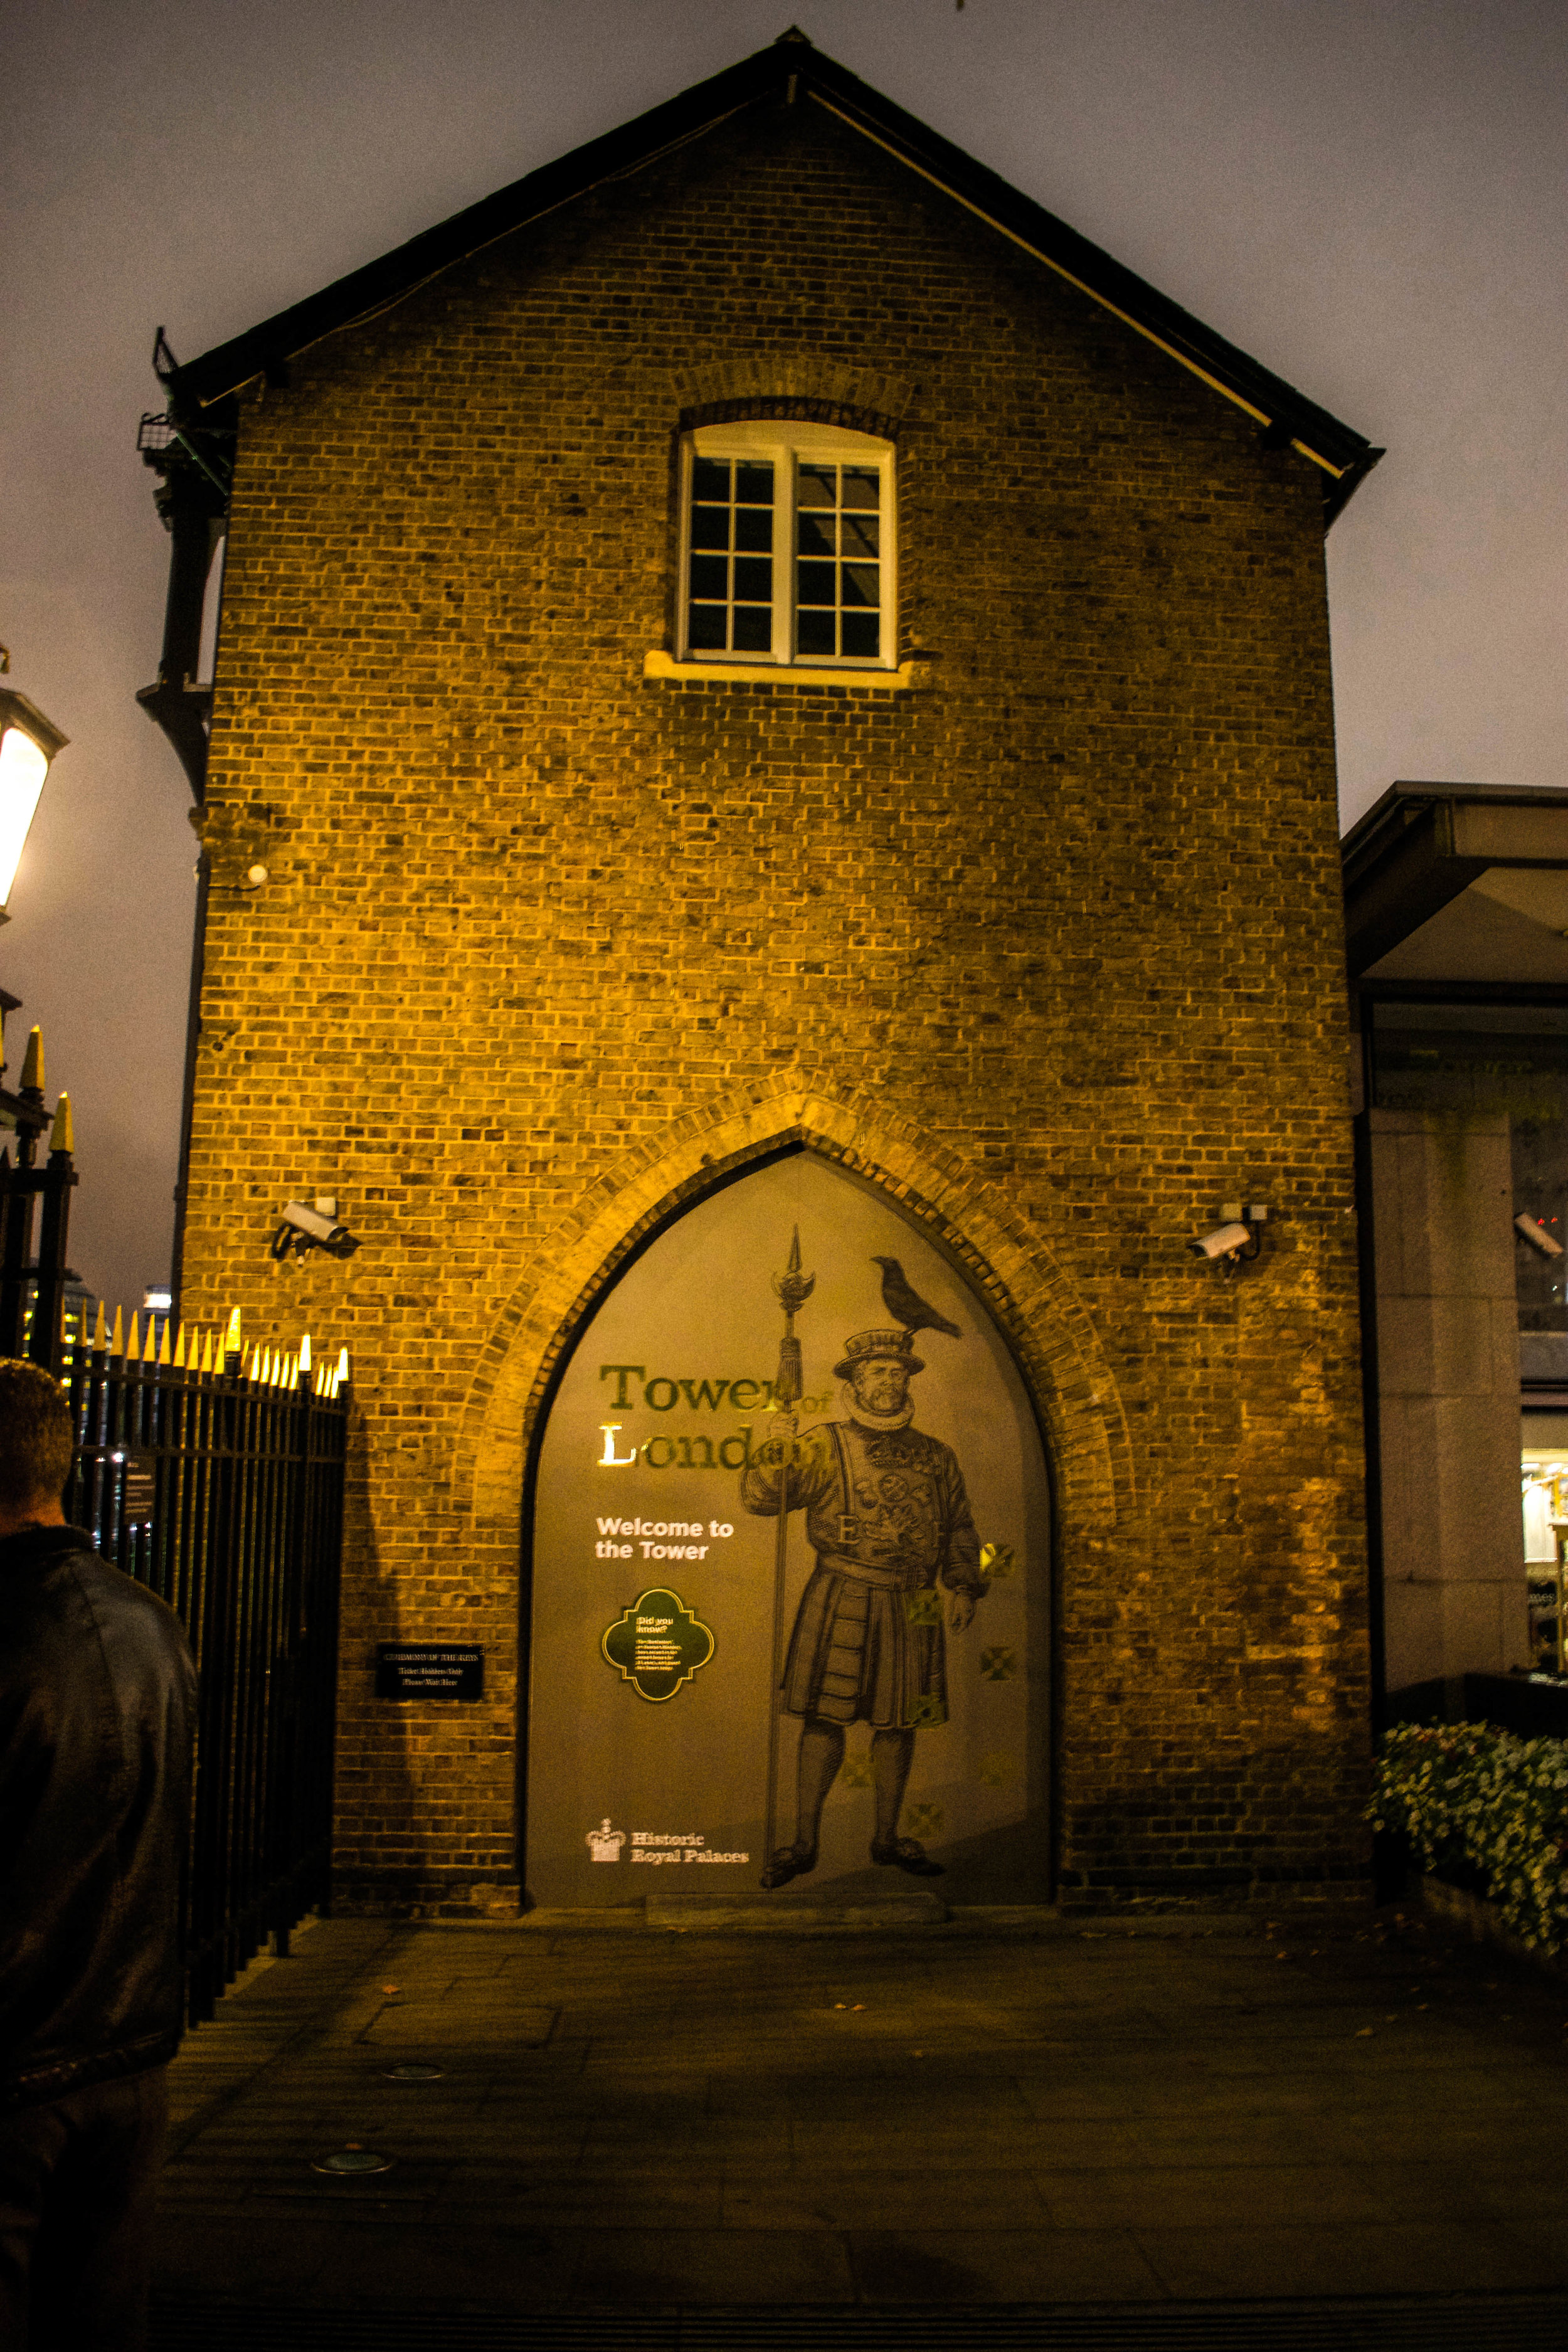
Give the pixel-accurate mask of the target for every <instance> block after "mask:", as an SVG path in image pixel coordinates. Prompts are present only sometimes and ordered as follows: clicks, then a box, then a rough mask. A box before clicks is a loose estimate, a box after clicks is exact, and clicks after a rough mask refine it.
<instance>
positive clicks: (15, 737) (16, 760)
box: [0, 664, 70, 923]
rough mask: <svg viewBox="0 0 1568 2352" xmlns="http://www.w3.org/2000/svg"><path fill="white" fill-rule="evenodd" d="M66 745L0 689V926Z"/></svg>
mask: <svg viewBox="0 0 1568 2352" xmlns="http://www.w3.org/2000/svg"><path fill="white" fill-rule="evenodd" d="M0 667H4V665H3V664H0ZM69 740H70V738H69V736H68V735H62V734H61V733H60V730H59V729H58V727H57V726H56V725H55V724H54V722H53V720H52V719H46V718H45V717H44V714H43V712H42V711H41V710H39V709H36V708H35V706H34V705H33V704H32V703H30V702H29V701H28V699H27V698H26V695H25V694H16V693H14V692H13V691H12V689H11V688H10V687H8V686H0V923H5V922H9V920H10V917H9V915H8V914H7V913H6V911H5V902H6V900H7V899H8V898H10V896H11V885H12V883H13V882H14V881H15V880H16V867H17V866H18V865H19V863H20V862H21V856H22V849H23V845H24V844H25V843H26V838H27V828H28V826H29V825H30V824H32V822H33V812H34V811H35V809H37V805H38V794H39V793H41V792H42V791H43V789H44V778H45V777H46V776H47V774H48V772H49V761H51V760H52V759H53V758H54V756H55V754H56V752H57V751H64V749H65V747H66V745H67V743H68V742H69Z"/></svg>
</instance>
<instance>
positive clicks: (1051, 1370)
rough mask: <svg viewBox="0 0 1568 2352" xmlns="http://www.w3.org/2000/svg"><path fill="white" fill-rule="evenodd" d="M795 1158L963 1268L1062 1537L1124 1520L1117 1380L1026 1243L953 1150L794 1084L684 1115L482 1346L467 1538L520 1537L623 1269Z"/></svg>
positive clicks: (1069, 1294)
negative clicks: (1011, 1380) (909, 1227)
mask: <svg viewBox="0 0 1568 2352" xmlns="http://www.w3.org/2000/svg"><path fill="white" fill-rule="evenodd" d="M792 1148H796V1149H804V1150H808V1151H816V1152H820V1153H822V1155H823V1156H824V1157H825V1158H826V1159H829V1160H836V1161H837V1163H838V1164H839V1165H840V1166H842V1167H844V1168H846V1169H848V1170H850V1171H852V1172H853V1173H855V1174H856V1175H858V1176H861V1177H864V1178H866V1179H868V1181H870V1182H872V1183H873V1184H876V1185H879V1186H880V1187H882V1188H883V1189H884V1190H886V1191H887V1192H889V1195H890V1196H891V1197H892V1198H893V1199H894V1200H896V1201H897V1202H898V1203H899V1206H900V1209H902V1210H903V1211H904V1213H906V1214H907V1215H909V1216H911V1217H913V1218H914V1220H915V1221H916V1222H917V1223H921V1224H923V1225H925V1226H927V1227H928V1228H929V1229H930V1230H931V1232H932V1233H933V1234H935V1235H936V1236H937V1237H939V1238H940V1240H941V1241H942V1243H943V1244H945V1246H946V1247H947V1248H948V1250H950V1251H951V1252H952V1254H953V1255H954V1256H956V1257H957V1259H958V1260H959V1262H960V1263H961V1265H963V1268H964V1270H965V1272H966V1273H967V1275H968V1276H969V1278H970V1280H971V1281H972V1283H973V1285H974V1287H975V1288H976V1289H977V1290H978V1291H979V1293H980V1294H981V1296H982V1297H983V1298H984V1300H985V1302H986V1305H987V1307H989V1309H990V1311H991V1313H992V1315H993V1316H994V1318H995V1320H996V1322H997V1323H998V1325H999V1326H1000V1327H1001V1328H1002V1329H1003V1331H1005V1333H1006V1335H1007V1338H1008V1339H1009V1340H1010V1342H1011V1344H1012V1346H1013V1349H1014V1351H1015V1353H1016V1358H1017V1361H1018V1364H1019V1368H1020V1370H1021V1371H1022V1374H1023V1377H1024V1380H1025V1381H1026V1385H1027V1387H1028V1390H1029V1392H1030V1395H1031V1398H1032V1400H1033V1402H1034V1405H1035V1410H1036V1412H1037V1415H1038V1417H1039V1422H1040V1426H1041V1430H1042V1433H1043V1434H1044V1437H1045V1441H1046V1446H1047V1455H1048V1458H1049V1461H1050V1465H1051V1472H1052V1476H1053V1480H1054V1481H1055V1485H1056V1490H1057V1509H1058V1526H1059V1528H1060V1529H1061V1532H1062V1534H1063V1535H1064V1537H1067V1538H1068V1539H1069V1540H1070V1535H1071V1531H1072V1529H1073V1528H1089V1527H1092V1528H1095V1529H1096V1530H1097V1531H1099V1532H1101V1533H1103V1532H1104V1531H1105V1530H1107V1529H1109V1528H1112V1527H1114V1526H1116V1525H1117V1524H1119V1523H1121V1522H1123V1521H1125V1519H1126V1518H1127V1517H1129V1516H1130V1515H1131V1512H1132V1511H1133V1510H1134V1508H1135V1506H1136V1479H1135V1472H1134V1459H1133V1452H1132V1446H1131V1439H1130V1435H1129V1432H1128V1427H1127V1420H1126V1415H1125V1412H1124V1411H1123V1409H1122V1405H1121V1398H1120V1395H1119V1393H1118V1391H1117V1385H1116V1381H1115V1378H1114V1375H1113V1373H1112V1371H1111V1369H1110V1363H1109V1361H1108V1360H1107V1358H1106V1355H1105V1351H1104V1349H1103V1348H1102V1347H1101V1345H1100V1337H1099V1334H1098V1332H1097V1330H1096V1328H1095V1326H1094V1322H1093V1319H1092V1318H1091V1317H1090V1316H1089V1313H1088V1311H1087V1309H1086V1308H1085V1307H1084V1305H1083V1303H1082V1301H1081V1299H1080V1298H1079V1297H1078V1295H1077V1293H1076V1291H1075V1289H1074V1286H1072V1284H1071V1283H1070V1282H1069V1281H1068V1277H1067V1276H1065V1275H1064V1274H1063V1272H1062V1270H1061V1268H1060V1267H1059V1266H1058V1264H1057V1263H1056V1261H1055V1259H1054V1258H1053V1257H1052V1255H1051V1254H1050V1252H1049V1251H1048V1250H1047V1248H1046V1247H1045V1246H1044V1244H1043V1243H1042V1242H1041V1240H1040V1238H1039V1236H1038V1234H1036V1233H1034V1232H1033V1231H1032V1230H1031V1229H1030V1227H1029V1224H1028V1223H1027V1221H1026V1219H1024V1218H1022V1217H1020V1216H1019V1215H1018V1214H1017V1213H1016V1212H1015V1211H1014V1210H1013V1208H1012V1207H1011V1205H1010V1204H1009V1203H1008V1202H1006V1201H1005V1198H1004V1197H1003V1196H1002V1195H1001V1193H1000V1192H998V1190H997V1188H996V1187H995V1186H994V1184H993V1183H992V1182H991V1181H989V1180H988V1179H987V1178H986V1177H985V1175H984V1171H977V1170H975V1169H974V1168H973V1166H972V1165H970V1163H968V1162H967V1161H966V1160H964V1159H963V1157H962V1155H961V1154H959V1153H956V1152H952V1151H948V1150H943V1149H942V1147H941V1146H940V1145H937V1146H933V1145H932V1144H931V1141H930V1139H928V1138H927V1137H925V1136H924V1135H922V1134H921V1132H920V1131H919V1130H918V1129H916V1128H914V1127H913V1126H911V1125H910V1123H909V1122H908V1121H905V1120H901V1119H897V1118H889V1116H888V1115H887V1113H886V1111H885V1110H884V1109H883V1108H881V1107H880V1106H879V1105H878V1104H876V1103H874V1102H872V1101H871V1100H869V1099H868V1098H866V1097H854V1096H844V1095H840V1094H836V1093H835V1092H833V1091H832V1090H831V1089H830V1088H827V1087H820V1086H816V1085H813V1084H811V1083H809V1082H802V1080H801V1079H800V1078H799V1077H795V1079H793V1080H784V1081H781V1082H780V1083H779V1084H778V1085H777V1086H776V1087H774V1088H771V1089H768V1090H765V1091H761V1092H759V1091H756V1090H752V1092H749V1093H748V1094H746V1095H744V1096H739V1097H729V1098H727V1099H724V1100H721V1101H719V1102H716V1103H714V1104H712V1105H710V1107H709V1108H707V1109H706V1110H704V1111H694V1112H692V1113H690V1114H689V1116H688V1117H686V1118H682V1119H679V1120H678V1121H676V1122H675V1124H674V1126H673V1127H672V1128H670V1129H668V1130H667V1131H666V1132H665V1134H664V1135H663V1136H661V1137H659V1138H658V1139H651V1140H649V1141H647V1142H645V1143H643V1144H642V1145H640V1146H634V1147H632V1148H631V1149H629V1150H627V1151H626V1153H625V1155H624V1156H623V1157H622V1158H621V1159H620V1160H618V1161H617V1162H616V1167H615V1169H614V1170H613V1171H606V1172H605V1175H604V1176H603V1177H601V1179H600V1181H599V1182H598V1183H597V1184H596V1185H595V1186H594V1187H593V1188H592V1189H591V1191H590V1192H588V1194H587V1196H586V1197H585V1199H584V1201H583V1202H582V1203H581V1205H580V1206H579V1207H578V1209H577V1210H576V1211H575V1213H574V1215H573V1216H572V1217H571V1218H570V1219H569V1220H568V1221H567V1223H565V1224H564V1225H563V1226H562V1227H560V1228H559V1229H558V1230H557V1233H556V1234H555V1235H554V1237H553V1239H552V1243H551V1244H550V1245H549V1246H548V1247H547V1248H546V1249H544V1250H542V1252H541V1253H540V1255H539V1258H538V1260H537V1261H536V1265H535V1266H534V1268H532V1269H531V1270H530V1271H529V1272H528V1273H527V1274H525V1275H524V1276H522V1277H521V1279H520V1281H519V1282H518V1284H517V1286H516V1288H515V1289H514V1290H513V1291H512V1294H511V1296H510V1298H508V1300H507V1301H506V1304H505V1306H504V1307H502V1308H501V1309H500V1313H499V1314H498V1315H497V1316H496V1318H495V1320H494V1323H493V1324H492V1327H491V1328H490V1331H489V1335H488V1337H487V1339H486V1341H485V1344H484V1347H483V1349H481V1351H480V1355H479V1362H478V1364H477V1365H476V1368H475V1371H474V1376H473V1380H472V1382H471V1385H470V1388H469V1392H468V1400H467V1402H466V1405H465V1409H464V1412H463V1414H462V1416H461V1420H460V1423H459V1425H458V1437H457V1444H456V1448H455V1455H454V1461H453V1487H452V1491H453V1495H454V1497H455V1498H457V1499H458V1503H459V1507H460V1508H462V1509H464V1510H465V1512H466V1513H467V1514H468V1515H469V1516H470V1517H471V1521H472V1523H473V1524H474V1525H475V1527H476V1529H478V1528H480V1527H483V1528H486V1529H487V1530H489V1532H491V1533H495V1534H499V1533H500V1532H501V1531H502V1530H503V1529H504V1528H509V1527H518V1526H520V1524H521V1507H522V1478H523V1466H524V1463H525V1460H526V1457H527V1453H528V1449H529V1447H530V1445H531V1444H532V1442H533V1438H534V1435H535V1433H536V1430H537V1427H538V1423H539V1417H540V1414H541V1412H542V1409H543V1406H544V1403H545V1401H546V1399H547V1397H548V1394H549V1391H550V1385H551V1381H552V1375H553V1373H554V1371H555V1370H556V1367H557V1365H558V1364H559V1362H560V1360H561V1357H562V1354H563V1350H564V1349H566V1348H567V1347H568V1346H569V1345H570V1343H571V1341H572V1339H573V1338H574V1335H575V1333H576V1332H577V1331H578V1330H579V1329H580V1328H581V1327H582V1324H583V1321H584V1318H585V1317H586V1316H587V1315H588V1314H590V1313H591V1312H592V1310H593V1308H594V1307H595V1306H596V1305H597V1303H598V1301H599V1299H600V1298H601V1297H603V1296H604V1294H605V1290H606V1289H607V1288H608V1287H609V1286H610V1284H611V1283H612V1282H613V1281H614V1280H615V1278H616V1275H617V1274H618V1273H619V1271H620V1269H621V1268H622V1266H623V1265H625V1264H626V1260H627V1258H628V1257H629V1256H630V1255H632V1253H633V1252H634V1251H636V1250H637V1248H638V1246H639V1245H640V1244H642V1243H644V1242H645V1241H647V1239H648V1237H649V1236H650V1235H651V1234H654V1233H656V1232H657V1231H658V1230H659V1229H660V1228H661V1227H662V1226H663V1225H665V1224H667V1223H668V1222H669V1221H670V1219H671V1218H672V1217H674V1216H677V1215H679V1213H680V1212H681V1211H682V1210H683V1209H686V1208H689V1207H690V1206H691V1205H693V1203H694V1202H697V1201H698V1200H700V1198H701V1197H702V1196H703V1195H704V1194H705V1193H706V1192H710V1191H711V1190H712V1189H713V1188H714V1186H715V1185H717V1184H719V1183H721V1182H723V1181H726V1180H728V1179H732V1178H733V1177H735V1176H736V1175H738V1174H740V1173H741V1172H742V1171H744V1169H745V1168H746V1167H747V1166H748V1165H753V1164H755V1165H760V1164H761V1163H762V1162H763V1160H767V1159H769V1158H772V1157H773V1156H774V1155H775V1154H776V1153H778V1152H780V1151H784V1150H790V1149H792Z"/></svg>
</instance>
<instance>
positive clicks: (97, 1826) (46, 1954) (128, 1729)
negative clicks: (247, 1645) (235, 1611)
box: [0, 1527, 196, 2107]
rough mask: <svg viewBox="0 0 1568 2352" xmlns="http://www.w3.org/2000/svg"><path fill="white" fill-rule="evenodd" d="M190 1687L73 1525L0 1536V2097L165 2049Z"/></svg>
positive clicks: (173, 2004)
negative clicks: (0, 1537)
mask: <svg viewBox="0 0 1568 2352" xmlns="http://www.w3.org/2000/svg"><path fill="white" fill-rule="evenodd" d="M195 1684H196V1677H195V1667H194V1666H193V1664H191V1654H190V1651H189V1649H188V1648H187V1646H186V1643H185V1637H184V1633H183V1632H182V1631H181V1628H180V1623H179V1620H178V1619H177V1618H176V1617H175V1616H174V1612H173V1611H172V1610H169V1609H167V1608H165V1607H164V1605H163V1601H160V1600H159V1599H158V1598H157V1597H156V1595H155V1594H153V1593H151V1592H149V1591H146V1590H145V1588H144V1587H142V1585H139V1584H136V1583H133V1582H132V1580H131V1578H130V1577H128V1576H124V1575H121V1571H120V1570H118V1569H115V1568H110V1567H108V1566H106V1564H105V1563H104V1562H103V1561H102V1560H101V1559H100V1558H99V1556H98V1554H97V1553H96V1552H95V1551H94V1549H93V1548H92V1543H91V1540H90V1538H88V1537H87V1536H85V1535H83V1534H82V1532H81V1530H80V1528H37V1527H35V1528H25V1529H24V1530H23V1532H22V1533H21V1534H20V1535H16V1536H9V1537H6V1538H5V1539H4V1540H0V2107H4V2106H11V2107H16V2106H30V2105H36V2104H37V2103H38V2102H40V2101H43V2100H48V2099H58V2098H62V2097H63V2096H64V2095H65V2094H66V2093H67V2092H68V2091H76V2090H81V2089H83V2088H85V2086H86V2085H87V2084H90V2083H101V2082H104V2081H107V2080H108V2079H109V2078H110V2076H112V2075H117V2074H137V2073H139V2072H140V2071H141V2070H142V2069H143V2068H144V2067H148V2066H160V2065H162V2064H163V2063H164V2062H165V2061H166V2060H167V2059H169V2058H172V2057H173V2056H174V2051H175V2048H176V2046H177V2044H178V2042H179V2039H180V2028H181V2023H182V2001H181V1972H180V1950H179V1902H180V1880H181V1874H182V1871H183V1869H184V1860H185V1853H186V1845H187V1839H188V1834H189V1820H190V1793H191V1746H192V1738H193V1733H194V1728H195Z"/></svg>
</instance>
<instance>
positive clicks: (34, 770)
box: [0, 727, 49, 907]
mask: <svg viewBox="0 0 1568 2352" xmlns="http://www.w3.org/2000/svg"><path fill="white" fill-rule="evenodd" d="M48 772H49V763H48V761H47V759H46V758H45V756H44V753H43V752H42V751H41V750H40V749H39V747H38V745H37V743H35V742H34V740H33V739H32V737H31V736H30V735H29V734H27V733H26V730H24V729H23V728H20V727H7V728H6V730H5V733H4V734H3V735H0V907H3V906H4V905H5V901H6V900H7V899H8V898H9V897H10V896H11V885H12V883H13V882H14V881H15V880H16V867H17V866H18V865H19V864H20V862H21V856H22V848H23V845H24V844H25V842H26V838H27V828H28V826H29V825H30V824H32V822H33V813H34V811H35V810H36V809H37V805H38V794H39V793H41V792H42V791H43V789H44V778H45V777H46V776H47V774H48Z"/></svg>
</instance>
